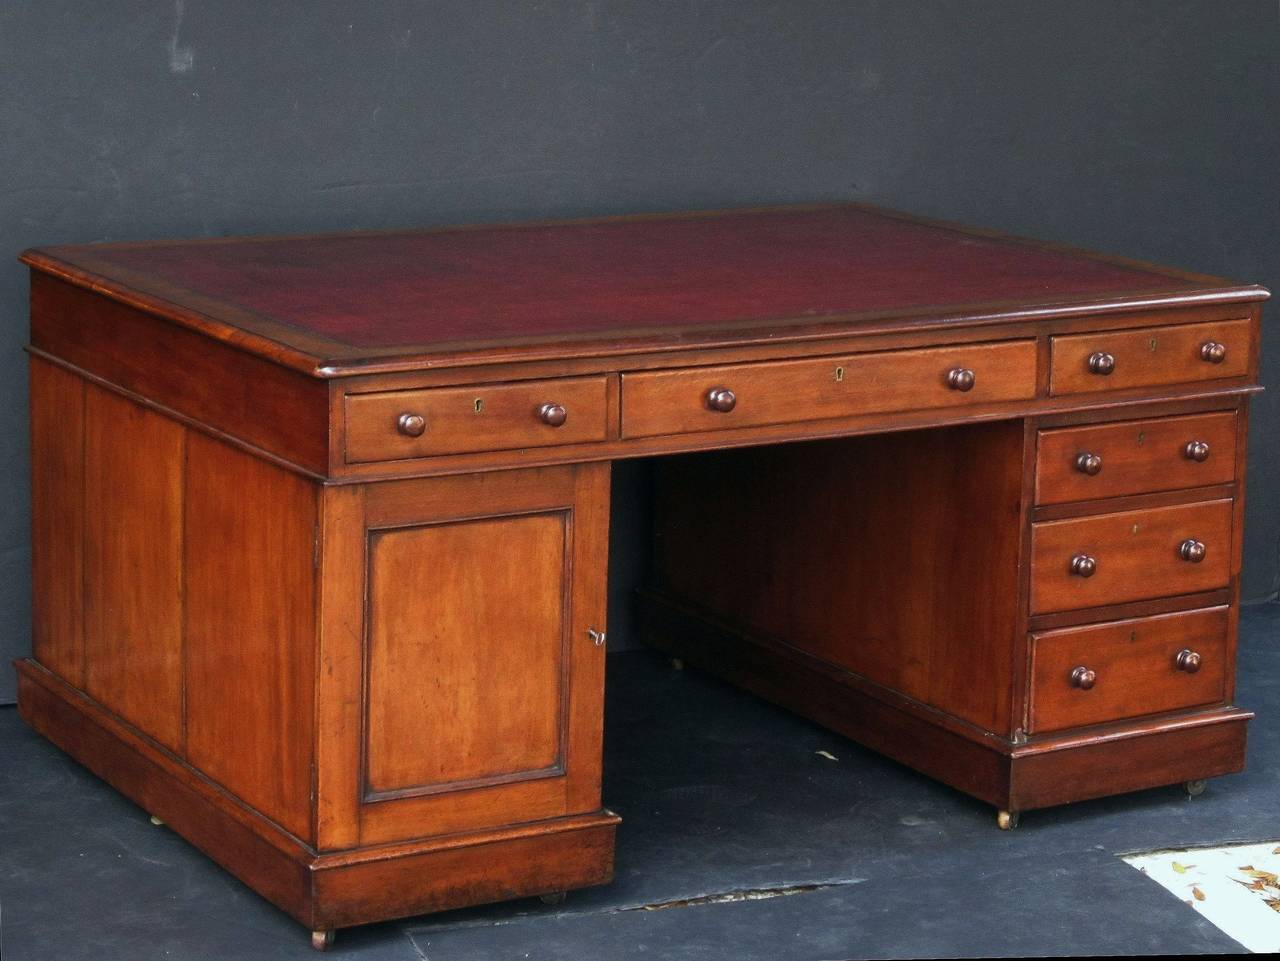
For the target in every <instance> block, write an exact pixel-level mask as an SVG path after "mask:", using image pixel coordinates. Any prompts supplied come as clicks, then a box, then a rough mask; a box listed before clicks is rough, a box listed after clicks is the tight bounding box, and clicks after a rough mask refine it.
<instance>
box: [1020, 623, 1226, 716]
mask: <svg viewBox="0 0 1280 961" xmlns="http://www.w3.org/2000/svg"><path fill="white" fill-rule="evenodd" d="M1227 613H1228V609H1227V608H1226V607H1214V608H1208V609H1206V610H1200V611H1183V612H1180V613H1177V614H1164V615H1161V616H1159V617H1143V618H1137V619H1134V620H1130V621H1115V622H1113V623H1110V624H1098V625H1094V626H1090V627H1073V628H1068V629H1066V630H1061V631H1048V632H1046V633H1043V634H1035V635H1033V636H1032V640H1031V645H1032V646H1031V717H1030V723H1029V725H1028V730H1029V731H1030V732H1031V733H1036V734H1040V733H1044V732H1046V731H1056V730H1060V729H1062V728H1068V727H1081V726H1083V725H1086V724H1101V723H1103V722H1106V721H1120V720H1124V719H1126V718H1132V717H1141V716H1142V715H1144V714H1160V713H1162V712H1165V711H1177V710H1181V709H1183V708H1189V707H1196V706H1199V705H1203V704H1217V703H1219V702H1221V701H1222V700H1223V699H1224V698H1225V697H1226V693H1227V691H1226V687H1227V677H1228V676H1229V671H1230V667H1231V666H1230V665H1229V664H1228V663H1227V658H1228V656H1229V651H1230V646H1229V645H1228V643H1227V632H1228V629H1229V626H1228V625H1229V621H1228V617H1227Z"/></svg>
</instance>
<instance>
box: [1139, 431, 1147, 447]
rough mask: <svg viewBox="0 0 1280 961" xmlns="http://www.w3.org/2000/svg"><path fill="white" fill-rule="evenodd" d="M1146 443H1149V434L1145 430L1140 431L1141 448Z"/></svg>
mask: <svg viewBox="0 0 1280 961" xmlns="http://www.w3.org/2000/svg"><path fill="white" fill-rule="evenodd" d="M1146 442H1147V432H1146V431H1143V430H1140V431H1138V446H1139V447H1141V446H1142V445H1143V444H1145V443H1146Z"/></svg>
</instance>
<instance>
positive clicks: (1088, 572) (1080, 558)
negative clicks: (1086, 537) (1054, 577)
mask: <svg viewBox="0 0 1280 961" xmlns="http://www.w3.org/2000/svg"><path fill="white" fill-rule="evenodd" d="M1097 570H1098V560H1097V558H1095V557H1090V556H1089V555H1088V554H1077V555H1076V556H1075V557H1073V558H1071V573H1072V574H1075V575H1076V576H1077V577H1093V575H1094V574H1095V573H1097Z"/></svg>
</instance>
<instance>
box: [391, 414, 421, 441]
mask: <svg viewBox="0 0 1280 961" xmlns="http://www.w3.org/2000/svg"><path fill="white" fill-rule="evenodd" d="M426 429H427V419H426V418H425V417H423V416H422V415H421V414H401V415H400V419H399V420H397V421H396V430H398V431H399V432H400V433H402V434H404V436H405V437H421V436H422V432H423V431H425V430H426Z"/></svg>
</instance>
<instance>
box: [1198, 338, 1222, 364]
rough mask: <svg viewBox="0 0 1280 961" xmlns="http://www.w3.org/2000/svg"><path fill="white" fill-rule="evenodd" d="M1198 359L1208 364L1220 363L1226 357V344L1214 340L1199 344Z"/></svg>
mask: <svg viewBox="0 0 1280 961" xmlns="http://www.w3.org/2000/svg"><path fill="white" fill-rule="evenodd" d="M1200 359H1201V360H1205V361H1208V362H1209V363H1210V364H1221V363H1222V362H1223V361H1224V360H1226V359H1227V345H1226V344H1220V343H1218V342H1217V341H1216V340H1211V341H1209V342H1208V343H1206V344H1201V345H1200Z"/></svg>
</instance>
